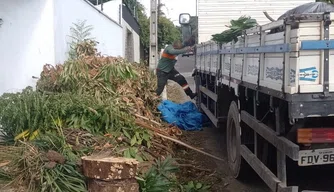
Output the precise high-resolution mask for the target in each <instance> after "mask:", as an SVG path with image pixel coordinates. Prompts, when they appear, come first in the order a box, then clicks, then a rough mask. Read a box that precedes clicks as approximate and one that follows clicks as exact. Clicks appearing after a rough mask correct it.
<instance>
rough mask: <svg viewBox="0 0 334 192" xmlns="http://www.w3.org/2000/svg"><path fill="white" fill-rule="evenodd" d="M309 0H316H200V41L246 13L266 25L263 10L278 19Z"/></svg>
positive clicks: (206, 39)
mask: <svg viewBox="0 0 334 192" xmlns="http://www.w3.org/2000/svg"><path fill="white" fill-rule="evenodd" d="M309 2H314V0H281V1H277V0H224V1H222V0H198V1H197V3H198V7H197V8H198V39H199V42H205V41H208V40H210V39H211V38H212V35H213V34H216V33H221V32H222V31H224V30H226V29H227V27H226V25H230V21H231V20H232V19H238V18H239V17H241V16H243V15H246V16H251V17H252V18H253V19H256V20H257V22H258V23H259V24H260V25H264V24H266V23H270V21H269V20H268V19H267V18H266V17H265V16H264V14H263V11H267V12H268V14H269V15H270V16H271V17H272V18H273V19H277V18H278V17H279V16H281V15H282V14H284V13H285V12H286V11H288V10H289V9H292V8H295V7H297V6H299V5H302V4H304V3H309Z"/></svg>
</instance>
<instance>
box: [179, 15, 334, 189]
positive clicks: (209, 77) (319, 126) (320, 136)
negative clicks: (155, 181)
mask: <svg viewBox="0 0 334 192" xmlns="http://www.w3.org/2000/svg"><path fill="white" fill-rule="evenodd" d="M182 17H186V18H187V17H190V15H189V14H181V15H180V18H182ZM188 20H189V19H188ZM332 20H334V15H332V14H331V13H321V14H303V15H291V16H290V17H288V18H286V19H285V20H279V21H275V22H271V23H269V24H266V25H262V26H257V27H254V28H251V29H248V30H246V31H244V34H243V35H242V36H241V37H239V39H238V41H237V42H236V43H234V42H231V43H227V44H217V43H215V42H212V41H208V42H205V43H201V44H198V45H196V49H195V53H194V54H195V55H194V56H195V57H196V62H195V72H194V76H195V81H196V89H197V90H196V91H197V93H198V99H197V105H198V107H199V108H200V109H201V111H203V112H204V113H205V114H206V115H207V116H208V117H209V119H210V121H211V122H212V124H214V125H215V126H216V127H222V128H224V129H226V145H227V160H228V164H229V168H230V172H231V174H232V175H233V176H234V177H235V178H238V177H240V176H242V173H243V171H244V170H245V166H250V167H251V168H252V169H253V170H254V171H255V172H256V173H257V174H258V175H259V176H260V177H261V178H262V180H263V181H264V182H265V183H266V184H267V186H268V187H269V188H270V189H271V190H272V191H275V192H297V191H301V189H300V188H299V187H298V186H289V181H288V179H287V178H288V177H287V174H289V173H288V171H289V169H287V160H288V159H289V160H292V161H293V162H295V163H296V164H297V165H298V166H328V165H330V164H334V25H331V24H332ZM183 21H185V22H186V21H187V19H185V20H183ZM180 24H181V25H182V26H187V23H181V19H180ZM187 27H189V26H187ZM277 28H280V29H283V30H281V32H274V33H273V32H272V30H273V29H277ZM247 164H248V165H247ZM332 174H334V172H332ZM315 177H316V175H315ZM303 190H305V191H309V190H306V189H303ZM333 190H334V184H333Z"/></svg>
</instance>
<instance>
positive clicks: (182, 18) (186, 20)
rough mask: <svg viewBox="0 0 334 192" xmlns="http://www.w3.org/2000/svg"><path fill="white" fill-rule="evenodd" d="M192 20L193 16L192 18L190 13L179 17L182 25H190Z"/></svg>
mask: <svg viewBox="0 0 334 192" xmlns="http://www.w3.org/2000/svg"><path fill="white" fill-rule="evenodd" d="M190 18H191V16H190V14H189V13H181V14H180V15H179V23H180V24H181V25H187V24H189V23H190Z"/></svg>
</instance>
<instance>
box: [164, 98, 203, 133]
mask: <svg viewBox="0 0 334 192" xmlns="http://www.w3.org/2000/svg"><path fill="white" fill-rule="evenodd" d="M158 109H159V111H160V112H161V114H162V119H163V120H164V121H166V122H167V123H169V124H173V125H176V126H178V127H179V128H180V129H183V130H186V131H198V130H201V129H202V125H203V123H204V118H205V117H204V115H203V114H202V113H200V112H199V111H198V110H197V108H196V105H195V104H194V103H193V102H191V101H188V102H185V103H182V104H177V103H173V102H172V101H169V100H164V101H162V103H160V105H159V106H158Z"/></svg>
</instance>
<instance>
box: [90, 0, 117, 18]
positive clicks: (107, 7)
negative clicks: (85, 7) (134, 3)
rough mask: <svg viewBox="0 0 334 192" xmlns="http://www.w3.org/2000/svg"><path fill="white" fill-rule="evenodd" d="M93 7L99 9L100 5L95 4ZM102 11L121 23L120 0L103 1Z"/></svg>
mask: <svg viewBox="0 0 334 192" xmlns="http://www.w3.org/2000/svg"><path fill="white" fill-rule="evenodd" d="M95 7H96V8H97V9H99V10H101V5H96V6H95ZM103 13H105V14H106V15H108V16H109V17H110V18H111V19H113V20H115V21H116V22H118V23H120V24H122V0H112V1H108V2H106V3H103Z"/></svg>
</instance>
